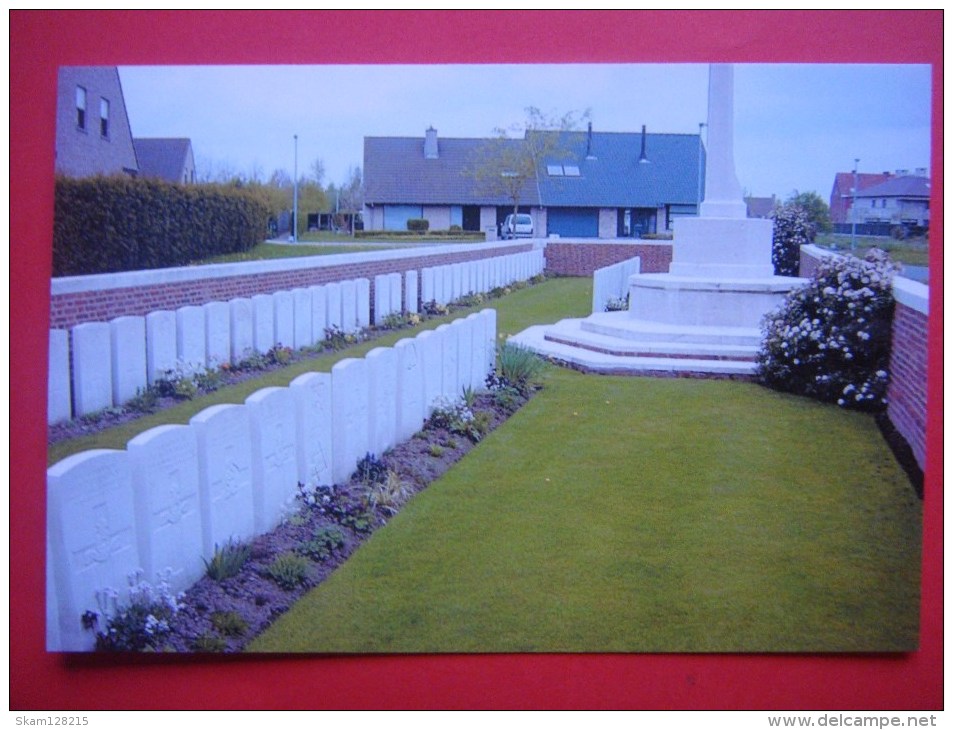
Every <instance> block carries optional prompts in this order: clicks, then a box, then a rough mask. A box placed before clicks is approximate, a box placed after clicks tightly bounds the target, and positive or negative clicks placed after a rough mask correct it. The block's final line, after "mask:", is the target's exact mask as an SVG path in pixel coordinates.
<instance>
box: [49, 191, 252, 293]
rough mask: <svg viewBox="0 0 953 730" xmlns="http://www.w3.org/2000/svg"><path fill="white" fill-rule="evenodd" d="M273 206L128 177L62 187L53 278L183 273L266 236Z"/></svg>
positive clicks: (243, 196) (239, 195)
mask: <svg viewBox="0 0 953 730" xmlns="http://www.w3.org/2000/svg"><path fill="white" fill-rule="evenodd" d="M267 224H268V211H267V208H266V206H265V205H264V204H263V203H262V202H261V201H260V200H259V199H257V198H256V197H255V196H253V195H251V194H249V193H248V191H245V190H242V189H238V188H234V187H229V186H224V185H174V184H171V183H166V182H161V181H158V180H152V179H133V178H129V177H125V176H112V177H102V176H100V177H91V178H82V179H76V178H67V177H59V178H57V180H56V187H55V193H54V210H53V276H73V275H79V274H98V273H106V272H114V271H134V270H140V269H156V268H165V267H172V266H184V265H187V264H189V263H190V262H192V261H197V260H200V259H204V258H208V257H210V256H216V255H220V254H230V253H241V252H245V251H248V250H250V249H251V248H252V247H253V246H255V245H256V244H258V243H261V241H263V240H264V239H265V238H266V235H267Z"/></svg>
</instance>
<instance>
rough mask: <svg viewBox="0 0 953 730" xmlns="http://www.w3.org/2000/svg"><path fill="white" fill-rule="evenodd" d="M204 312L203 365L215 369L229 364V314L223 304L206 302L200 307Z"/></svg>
mask: <svg viewBox="0 0 953 730" xmlns="http://www.w3.org/2000/svg"><path fill="white" fill-rule="evenodd" d="M202 310H203V311H204V312H205V363H206V365H207V366H208V367H210V368H217V367H221V366H222V365H225V364H226V363H228V362H229V358H230V357H231V343H230V341H229V332H230V330H231V324H230V319H231V317H230V313H229V309H228V305H227V304H226V303H225V302H208V303H207V304H203V305H202Z"/></svg>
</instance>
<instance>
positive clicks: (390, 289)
mask: <svg viewBox="0 0 953 730" xmlns="http://www.w3.org/2000/svg"><path fill="white" fill-rule="evenodd" d="M544 264H545V262H544V259H543V253H542V251H541V250H540V251H531V252H526V253H519V254H510V255H507V256H499V257H496V258H493V259H482V260H478V261H472V262H464V263H459V264H449V265H446V266H438V267H430V268H425V269H422V270H421V271H420V272H419V276H418V272H417V271H416V270H410V271H406V272H404V274H403V277H402V275H401V274H400V273H393V274H384V275H379V276H377V277H375V279H374V324H375V325H381V324H383V323H384V322H385V320H386V318H387V317H388V316H390V315H393V314H400V313H401V312H407V313H415V312H417V308H418V291H420V296H421V301H423V302H425V303H426V302H431V301H435V302H437V303H438V304H447V303H449V302H452V301H455V300H457V299H459V298H460V297H462V296H464V295H465V294H470V293H486V292H489V291H492V290H493V289H494V288H497V287H501V286H505V285H508V284H510V283H512V282H515V281H520V280H525V279H529V278H531V277H533V276H535V275H536V274H539V273H541V272H542V270H543V267H544ZM402 279H403V281H402ZM418 281H419V285H418ZM370 284H371V283H370V281H369V280H368V279H354V280H348V281H342V282H334V283H329V284H324V285H320V286H312V287H306V288H298V289H294V290H291V291H279V292H275V293H272V294H259V295H255V296H252V297H239V298H235V299H232V300H230V301H228V302H221V301H215V302H208V303H206V304H203V305H202V306H185V307H181V308H179V309H176V310H175V311H166V310H162V311H155V312H150V313H149V314H147V315H145V316H126V317H117V318H115V319H112V320H110V321H109V322H85V323H82V324H79V325H76V326H75V327H73V328H72V329H71V330H63V329H55V330H50V350H49V381H48V383H49V386H48V412H47V417H48V422H49V423H58V422H61V421H66V420H69V419H70V418H73V417H80V416H85V415H89V414H92V413H95V412H97V411H101V410H103V409H105V408H110V407H113V406H120V405H122V404H125V403H127V402H129V401H130V400H132V399H133V398H135V397H136V396H137V395H138V394H139V393H140V392H142V391H144V390H145V389H146V388H147V387H148V386H151V385H153V384H154V383H156V382H157V381H158V380H160V379H162V378H169V377H170V376H171V377H177V376H181V375H186V376H187V375H191V374H195V373H197V372H201V371H203V370H205V369H209V368H211V369H214V368H218V367H221V366H222V365H224V364H232V365H234V364H237V363H238V362H240V361H241V360H243V359H246V358H247V357H249V356H250V355H253V354H256V353H257V354H264V353H266V352H268V351H269V350H270V349H271V348H273V347H275V346H276V345H281V346H285V347H291V348H293V349H300V348H303V347H308V346H313V345H316V344H318V343H320V342H322V341H323V340H324V339H325V337H326V331H327V329H328V328H333V329H338V330H341V331H342V332H344V333H353V332H357V331H360V330H362V329H364V328H366V327H368V326H370V319H371V317H370V315H371V313H370Z"/></svg>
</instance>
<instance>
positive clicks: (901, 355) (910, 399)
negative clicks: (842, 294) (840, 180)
mask: <svg viewBox="0 0 953 730" xmlns="http://www.w3.org/2000/svg"><path fill="white" fill-rule="evenodd" d="M835 255H837V254H834V253H831V252H830V251H825V250H823V249H821V248H818V247H817V246H802V247H801V265H800V275H801V276H804V277H810V276H812V275H813V274H814V272H815V271H817V267H818V264H819V263H820V261H821V259H822V258H824V257H825V256H835ZM893 293H894V299H895V300H896V302H897V306H896V308H895V309H894V315H893V340H892V346H891V351H890V385H889V388H888V390H887V417H888V418H889V419H890V422H891V423H892V424H893V427H894V428H895V429H896V430H897V432H898V433H899V434H900V435H901V436H902V437H903V438H904V440H906V442H907V444H908V445H909V447H910V449H911V451H912V452H913V455H914V458H916V460H917V464H919V466H920V469H921V470H923V469H924V468H925V466H926V421H927V360H928V346H929V344H928V336H927V322H928V317H929V293H930V290H929V288H928V287H927V286H926V285H924V284H921V283H919V282H916V281H913V280H911V279H906V278H904V277H902V276H898V277H896V278H895V279H894V285H893Z"/></svg>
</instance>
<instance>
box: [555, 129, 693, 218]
mask: <svg viewBox="0 0 953 730" xmlns="http://www.w3.org/2000/svg"><path fill="white" fill-rule="evenodd" d="M560 146H561V147H562V148H564V149H567V150H568V151H569V152H568V155H566V156H560V157H554V158H551V159H547V160H546V161H545V163H546V164H544V165H542V166H541V170H540V176H539V185H540V197H541V198H542V200H543V201H544V204H545V205H547V206H551V207H561V206H566V207H586V208H589V207H600V208H628V207H635V208H655V207H658V206H661V205H666V204H672V203H684V204H692V203H696V202H698V186H699V180H700V179H701V178H700V177H699V159H698V158H699V154H700V153H701V152H702V148H701V145H700V144H699V139H698V135H689V134H646V135H645V160H646V161H641V154H642V134H641V133H623V132H593V134H592V138H591V144H590V142H589V139H588V134H587V133H586V132H577V133H572V134H568V135H564V140H563V142H562V144H561V145H560ZM587 150H588V152H589V154H588V155H587V154H586V153H587ZM550 164H553V165H556V166H558V165H560V164H561V165H563V167H565V165H567V164H568V165H575V166H577V167H578V168H579V175H578V177H576V176H566V175H565V174H563V175H561V176H553V175H550V174H548V168H549V165H550Z"/></svg>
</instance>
